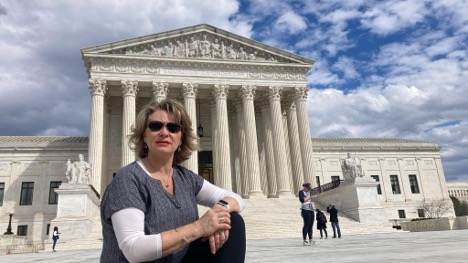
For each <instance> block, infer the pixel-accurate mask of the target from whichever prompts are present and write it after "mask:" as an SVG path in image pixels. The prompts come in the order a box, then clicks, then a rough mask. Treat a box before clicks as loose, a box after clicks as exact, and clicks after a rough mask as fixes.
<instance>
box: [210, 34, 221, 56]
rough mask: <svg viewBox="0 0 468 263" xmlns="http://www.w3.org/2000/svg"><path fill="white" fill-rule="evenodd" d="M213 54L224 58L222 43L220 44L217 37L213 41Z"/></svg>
mask: <svg viewBox="0 0 468 263" xmlns="http://www.w3.org/2000/svg"><path fill="white" fill-rule="evenodd" d="M211 56H212V57H214V58H222V55H221V45H220V44H219V40H218V39H217V38H215V40H214V42H213V43H211Z"/></svg>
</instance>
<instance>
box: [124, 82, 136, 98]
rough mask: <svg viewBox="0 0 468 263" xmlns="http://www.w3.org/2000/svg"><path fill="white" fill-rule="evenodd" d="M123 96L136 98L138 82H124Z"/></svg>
mask: <svg viewBox="0 0 468 263" xmlns="http://www.w3.org/2000/svg"><path fill="white" fill-rule="evenodd" d="M120 84H121V85H122V95H123V96H124V97H125V96H133V97H135V96H136V94H137V92H138V80H122V81H121V82H120Z"/></svg>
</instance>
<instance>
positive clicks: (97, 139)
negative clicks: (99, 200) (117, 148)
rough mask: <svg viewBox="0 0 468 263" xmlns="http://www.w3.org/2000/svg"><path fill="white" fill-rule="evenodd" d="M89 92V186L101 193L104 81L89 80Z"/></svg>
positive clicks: (105, 88)
mask: <svg viewBox="0 0 468 263" xmlns="http://www.w3.org/2000/svg"><path fill="white" fill-rule="evenodd" d="M89 91H90V93H91V121H90V127H89V144H88V158H89V162H90V163H91V168H92V169H91V180H90V184H91V185H92V186H93V187H94V189H95V190H96V191H97V192H98V193H102V192H103V189H101V176H102V158H103V155H102V154H103V148H104V147H103V143H104V133H103V130H104V125H103V123H104V95H105V94H106V92H107V83H106V81H105V80H100V79H90V80H89ZM104 187H105V186H103V188H104Z"/></svg>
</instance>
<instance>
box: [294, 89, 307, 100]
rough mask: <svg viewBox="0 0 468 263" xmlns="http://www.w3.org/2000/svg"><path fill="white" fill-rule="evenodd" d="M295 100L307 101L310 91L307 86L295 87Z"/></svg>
mask: <svg viewBox="0 0 468 263" xmlns="http://www.w3.org/2000/svg"><path fill="white" fill-rule="evenodd" d="M294 91H295V94H294V95H295V99H296V100H306V99H307V94H308V93H309V89H308V88H307V87H306V86H296V87H294Z"/></svg>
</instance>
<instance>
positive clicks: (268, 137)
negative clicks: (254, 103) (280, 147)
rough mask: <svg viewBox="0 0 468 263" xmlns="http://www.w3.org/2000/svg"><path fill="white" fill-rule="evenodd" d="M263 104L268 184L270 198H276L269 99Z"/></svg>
mask: <svg viewBox="0 0 468 263" xmlns="http://www.w3.org/2000/svg"><path fill="white" fill-rule="evenodd" d="M262 101H263V102H265V103H262V104H261V105H262V106H261V109H262V123H263V134H264V135H263V138H264V139H263V145H264V147H265V162H266V165H265V166H266V174H267V178H268V179H267V183H268V197H269V198H271V197H276V190H277V189H278V185H277V184H276V170H275V150H274V147H273V134H272V130H271V112H270V109H269V107H268V97H267V96H266V97H265V99H264V100H262Z"/></svg>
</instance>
